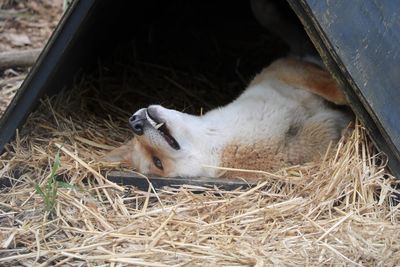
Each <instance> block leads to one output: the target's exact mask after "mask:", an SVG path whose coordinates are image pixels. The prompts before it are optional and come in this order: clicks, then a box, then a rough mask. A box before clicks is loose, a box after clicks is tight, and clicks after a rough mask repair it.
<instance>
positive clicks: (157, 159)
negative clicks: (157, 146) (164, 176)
mask: <svg viewBox="0 0 400 267" xmlns="http://www.w3.org/2000/svg"><path fill="white" fill-rule="evenodd" d="M153 163H154V165H156V167H157V168H159V169H160V170H163V169H164V167H163V165H162V162H161V160H160V159H159V158H157V157H155V156H153Z"/></svg>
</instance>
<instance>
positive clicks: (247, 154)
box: [106, 58, 350, 178]
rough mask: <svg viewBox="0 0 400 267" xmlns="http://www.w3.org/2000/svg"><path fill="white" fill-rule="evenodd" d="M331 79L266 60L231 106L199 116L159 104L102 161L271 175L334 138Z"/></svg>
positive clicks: (168, 170) (166, 172) (337, 132)
mask: <svg viewBox="0 0 400 267" xmlns="http://www.w3.org/2000/svg"><path fill="white" fill-rule="evenodd" d="M327 102H331V103H334V104H337V105H345V104H346V99H345V97H344V96H343V94H342V92H341V91H340V89H339V88H338V87H337V84H336V83H335V81H334V80H333V78H332V77H331V76H330V74H329V73H328V72H327V71H325V70H324V69H322V68H320V67H319V66H317V65H315V64H313V63H310V62H306V61H303V60H298V59H293V58H285V59H279V60H277V61H275V62H273V63H272V64H271V65H270V66H268V67H267V68H265V69H264V70H262V71H261V73H259V74H258V75H256V76H255V78H254V79H253V81H252V82H251V83H250V85H249V86H248V88H247V89H246V90H245V91H244V92H243V93H242V95H241V96H240V97H239V98H237V99H236V100H234V101H233V102H232V103H230V104H228V105H226V106H225V107H222V108H217V109H214V110H211V111H209V112H208V113H206V114H205V115H203V116H194V115H189V114H185V113H182V112H179V111H176V110H171V109H166V108H164V107H162V106H159V105H151V106H149V107H148V108H143V109H140V110H138V111H137V112H136V113H134V114H133V116H132V117H131V118H130V119H129V123H130V126H131V128H132V130H133V132H134V138H133V139H132V140H131V141H129V142H128V143H127V144H125V145H123V146H122V147H120V148H117V149H115V150H113V151H112V152H110V153H109V154H108V155H107V157H106V159H107V160H109V161H119V162H123V163H125V164H128V165H129V166H131V167H132V168H134V169H136V170H137V171H139V172H141V173H145V174H151V175H157V176H166V177H173V176H183V177H190V176H207V177H220V176H223V177H231V176H241V177H247V178H251V177H254V176H255V175H254V174H251V173H240V172H239V173H238V172H232V171H229V172H226V171H224V170H221V169H218V168H210V167H209V166H216V167H229V168H238V169H251V170H262V171H269V172H270V171H276V170H278V169H279V168H282V167H285V166H290V165H295V164H302V163H305V162H310V161H315V160H318V159H320V158H321V157H322V156H323V155H324V154H325V152H326V149H327V148H328V146H329V144H330V143H331V142H333V143H335V142H337V141H338V140H339V138H340V137H341V133H342V131H343V130H344V129H345V128H346V126H347V125H348V123H349V122H350V118H349V116H348V115H347V114H346V113H344V112H342V111H340V110H338V109H336V108H334V107H333V106H334V105H332V104H329V103H327Z"/></svg>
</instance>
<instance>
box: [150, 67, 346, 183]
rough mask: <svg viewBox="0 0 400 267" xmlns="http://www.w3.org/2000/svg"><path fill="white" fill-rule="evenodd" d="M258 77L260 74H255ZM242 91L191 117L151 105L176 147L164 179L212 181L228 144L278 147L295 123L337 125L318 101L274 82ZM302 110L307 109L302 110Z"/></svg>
mask: <svg viewBox="0 0 400 267" xmlns="http://www.w3.org/2000/svg"><path fill="white" fill-rule="evenodd" d="M260 75H262V74H260ZM261 80H262V82H260V83H259V84H254V85H252V86H250V87H249V88H247V89H246V90H245V91H244V92H243V94H242V95H241V96H240V97H239V98H237V99H236V100H235V101H233V102H232V103H230V104H228V105H227V106H225V107H221V108H217V109H214V110H212V111H210V112H208V113H206V114H205V115H203V116H193V115H188V114H185V113H181V112H178V111H175V110H170V109H166V108H164V107H162V106H158V105H153V106H150V107H149V109H155V110H156V112H157V113H158V114H159V115H160V118H162V120H164V121H165V122H166V124H167V125H168V128H169V129H170V132H171V134H172V136H174V137H175V139H176V140H177V141H178V142H179V144H180V145H181V149H180V150H172V149H171V150H170V153H171V156H172V157H173V158H174V161H175V170H174V172H173V173H170V174H169V176H209V177H215V176H217V173H218V170H217V169H214V168H209V167H205V166H204V165H207V166H220V163H221V162H220V159H221V153H222V151H223V149H224V148H225V146H226V145H227V144H232V143H235V142H240V144H254V143H256V142H257V141H258V140H262V141H266V140H271V142H277V140H278V142H279V140H281V139H283V138H284V135H285V133H286V132H287V130H288V129H289V127H290V126H291V125H292V123H293V122H294V121H300V122H305V123H306V122H307V120H310V121H312V120H317V121H327V120H332V119H333V120H341V117H343V115H342V114H341V113H340V112H338V111H336V110H333V109H330V108H327V107H326V105H324V104H323V99H322V98H321V97H319V96H316V95H314V94H312V93H310V92H307V91H305V90H299V89H296V88H294V87H291V86H289V85H287V84H285V83H282V82H280V81H278V80H274V79H271V78H270V77H265V78H263V79H261ZM305 104H306V105H305Z"/></svg>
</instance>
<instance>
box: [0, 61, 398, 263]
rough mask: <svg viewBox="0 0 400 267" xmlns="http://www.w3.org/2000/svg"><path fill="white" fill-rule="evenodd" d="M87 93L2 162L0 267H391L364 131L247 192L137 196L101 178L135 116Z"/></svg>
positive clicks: (40, 123)
mask: <svg viewBox="0 0 400 267" xmlns="http://www.w3.org/2000/svg"><path fill="white" fill-rule="evenodd" d="M141 67H143V65H141ZM146 67H147V68H150V66H146ZM161 67H162V66H161ZM161 67H160V66H158V68H157V70H158V71H159V72H162V73H160V74H159V76H157V75H156V76H155V75H154V73H152V76H151V79H150V78H149V79H148V80H145V81H143V80H140V83H143V84H144V85H143V86H146V88H153V87H154V88H161V86H156V85H154V86H153V84H151V82H155V81H156V80H157V77H160V78H159V79H160V80H162V81H164V82H165V78H164V77H166V73H165V72H171V70H169V69H165V68H161ZM134 71H136V72H137V74H138V75H137V76H138V77H139V76H140V77H141V79H145V77H144V76H143V74H142V73H140V72H139V70H134ZM152 71H153V72H155V70H154V68H153V69H152ZM170 74H171V77H173V78H170V82H169V83H168V84H170V85H171V86H180V87H181V88H180V90H181V91H182V92H184V91H185V90H186V88H188V89H189V88H191V87H190V85H191V84H190V83H188V82H185V80H182V79H183V78H182V77H181V78H182V79H178V77H177V76H179V75H180V74H179V72H176V73H170ZM182 75H183V74H182ZM183 76H184V77H186V76H187V75H183ZM129 77H130V76H129ZM132 77H133V78H135V77H136V76H135V75H132ZM154 77H156V78H154ZM103 79H104V80H107V79H110V80H111V83H112V84H114V81H113V80H112V79H111V78H108V77H103ZM186 79H189V78H186ZM190 80H191V81H192V80H193V77H190ZM194 80H196V78H195V79H194ZM172 81H174V82H172ZM95 82H96V81H95V80H90V79H89V78H87V79H86V80H83V81H81V82H80V84H79V86H78V88H77V90H76V91H72V92H70V93H66V94H64V95H59V96H58V97H55V98H52V99H49V100H48V101H43V102H42V104H41V106H40V107H39V109H38V111H37V112H35V113H34V114H32V115H31V116H30V118H29V119H28V122H27V124H26V125H25V127H24V128H23V129H22V130H21V131H20V132H18V133H17V138H16V140H15V142H13V143H12V144H11V145H10V146H9V147H8V148H7V151H6V153H4V154H3V155H1V156H0V174H1V175H2V178H3V179H9V180H10V182H11V183H12V186H11V187H8V188H3V189H1V190H2V192H1V194H0V207H1V210H0V225H1V227H0V239H1V245H2V247H3V248H2V250H1V251H0V262H1V264H2V265H13V266H14V265H22V264H23V265H32V264H36V265H39V266H46V265H55V266H63V265H71V266H77V265H114V266H131V265H136V266H140V265H141V266H175V265H177V266H181V265H190V266H205V265H213V266H226V265H235V266H237V265H251V266H266V265H286V266H298V265H304V264H308V265H312V266H317V265H387V266H393V265H397V264H399V262H400V253H399V251H400V226H399V224H398V223H399V219H400V211H399V209H398V206H396V205H395V204H394V203H395V199H396V198H395V197H396V196H397V195H398V193H399V192H398V191H397V189H396V188H397V181H396V180H395V179H394V178H393V177H392V176H391V175H390V174H389V173H388V172H387V171H386V169H385V158H384V156H383V155H380V154H379V153H377V151H376V150H375V149H374V147H373V145H372V144H371V142H370V141H369V139H368V137H367V135H366V133H365V130H364V129H363V128H362V127H361V126H360V125H357V126H356V127H355V130H354V131H353V133H352V135H351V136H349V137H347V138H346V139H344V140H342V141H341V143H340V144H339V145H338V147H337V148H336V151H335V152H334V153H327V154H326V155H325V157H324V160H323V161H322V162H319V163H310V164H307V165H304V166H294V167H291V168H287V169H284V170H281V171H279V172H277V173H262V174H263V175H264V179H263V180H262V181H260V183H259V184H258V185H257V186H256V187H254V188H252V189H248V190H236V191H223V190H219V189H218V188H214V189H205V188H201V190H202V191H203V193H194V191H196V190H197V191H199V188H198V187H182V188H180V189H173V188H164V189H163V190H159V191H156V190H155V189H154V188H152V187H151V186H149V190H148V191H147V192H143V191H139V190H136V189H135V188H124V187H121V186H118V185H115V184H113V183H110V182H109V181H107V180H106V179H105V176H104V175H103V174H104V173H105V172H106V171H107V170H110V169H111V168H118V169H121V168H122V167H120V166H115V165H114V166H112V165H106V164H105V163H102V162H99V160H98V159H99V158H100V157H101V155H103V154H104V153H105V152H107V151H109V149H111V148H112V147H116V146H118V145H120V144H121V143H123V142H124V141H125V140H128V139H129V138H130V137H131V136H130V132H129V130H128V129H127V127H126V126H125V124H126V122H125V120H126V118H127V115H126V114H125V113H126V110H131V109H132V110H134V109H135V108H134V107H132V106H129V105H128V104H129V103H125V102H124V101H125V100H126V99H129V97H127V96H126V95H125V92H124V91H123V90H120V91H119V92H118V94H115V95H114V94H113V93H112V92H114V91H109V93H108V94H106V95H105V97H106V98H105V99H106V100H107V101H106V100H104V99H102V98H101V94H102V93H101V92H99V91H97V89H96V88H94V85H93V84H95ZM201 86H204V79H202V82H201ZM201 86H200V87H201ZM85 88H87V89H85ZM121 88H126V87H124V86H121ZM184 89H185V90H184ZM136 90H139V91H141V92H145V91H146V90H141V89H140V88H139V89H136ZM149 90H151V89H149ZM157 90H158V91H157ZM157 90H155V91H154V92H153V93H154V94H161V92H160V91H159V90H161V89H157ZM165 90H166V91H168V90H171V88H166V89H165ZM195 91H196V90H194V91H193V92H195ZM199 91H200V90H199ZM110 92H111V93H110ZM134 93H135V92H134ZM150 93H152V92H150ZM134 95H136V96H138V95H140V94H139V93H138V94H136V93H135V94H134ZM186 98H187V99H192V98H191V96H190V95H187V96H186ZM117 100H120V101H122V103H121V102H118V101H117ZM136 100H138V99H136ZM126 101H127V100H126ZM150 101H151V100H150ZM193 101H194V100H193ZM115 103H121V104H118V105H117V104H115ZM139 104H142V103H139ZM190 104H191V105H193V110H200V107H199V106H203V105H202V104H201V103H200V104H198V105H195V102H193V103H190ZM143 105H145V103H143ZM128 106H129V107H130V108H128ZM193 110H192V111H193ZM98 114H104V115H105V116H99V115H98ZM60 144H63V145H62V146H61V145H60ZM59 149H60V150H61V153H60V155H61V158H60V162H61V166H60V167H59V169H58V171H57V175H58V177H59V178H60V179H61V178H63V179H65V180H66V181H67V182H69V185H67V186H61V185H62V183H60V187H59V188H58V191H57V198H56V203H55V205H54V212H53V214H52V217H51V216H50V217H48V216H47V215H46V212H45V207H44V202H43V199H42V198H41V196H40V195H38V194H36V193H35V190H34V185H35V183H40V184H41V183H43V182H44V181H46V177H48V176H49V173H50V172H51V164H52V162H53V159H54V155H55V154H56V152H57V151H58V150H59ZM333 149H334V148H333V147H332V150H333ZM333 151H334V150H333ZM333 151H332V152H333ZM210 167H212V166H210ZM244 171H249V172H251V171H252V170H239V172H244ZM150 182H151V179H150V180H149V184H150V185H151V183H150Z"/></svg>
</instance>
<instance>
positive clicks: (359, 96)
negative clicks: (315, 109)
mask: <svg viewBox="0 0 400 267" xmlns="http://www.w3.org/2000/svg"><path fill="white" fill-rule="evenodd" d="M288 1H289V3H290V5H291V6H292V8H293V9H294V11H295V12H296V13H297V15H298V16H299V17H300V19H301V20H302V22H303V24H304V26H305V28H306V30H307V32H308V34H309V35H310V37H311V39H312V40H313V42H314V44H315V46H316V48H317V49H318V50H319V52H320V54H321V55H322V57H323V58H324V60H326V62H327V65H328V67H329V68H330V70H331V71H332V72H333V74H334V75H335V76H336V78H338V79H339V82H340V83H341V84H342V85H343V87H344V89H345V92H346V94H347V95H348V97H349V99H350V101H351V105H352V107H353V109H354V111H355V112H356V114H357V115H358V116H359V117H360V118H361V119H362V121H363V123H364V125H365V126H366V127H367V128H368V129H369V131H370V133H371V135H372V137H373V140H374V141H375V142H376V144H377V145H378V146H379V147H380V148H381V149H382V150H383V151H384V152H385V153H386V154H387V155H388V157H389V167H390V169H391V170H392V172H393V173H394V174H395V175H396V176H398V177H400V152H399V151H400V88H399V86H400V64H399V59H400V46H399V44H400V5H399V4H398V2H397V1H390V0H352V1H348V0H336V1H319V0H301V1H296V0H288Z"/></svg>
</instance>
